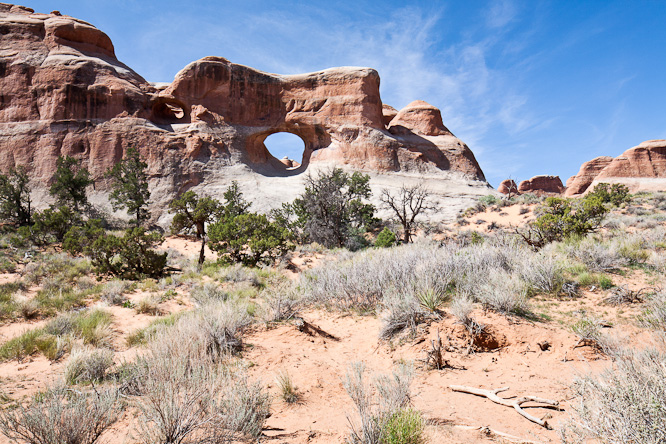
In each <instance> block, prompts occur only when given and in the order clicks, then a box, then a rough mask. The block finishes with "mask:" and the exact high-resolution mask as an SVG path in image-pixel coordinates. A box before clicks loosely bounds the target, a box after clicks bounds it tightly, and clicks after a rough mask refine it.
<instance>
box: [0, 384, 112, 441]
mask: <svg viewBox="0 0 666 444" xmlns="http://www.w3.org/2000/svg"><path fill="white" fill-rule="evenodd" d="M115 403H116V395H115V393H113V392H112V391H106V390H101V391H96V393H94V394H93V393H84V392H79V391H72V390H69V389H67V388H66V387H55V388H52V389H49V390H47V391H46V392H44V393H41V394H39V396H37V397H36V398H35V399H34V402H32V403H31V404H29V405H27V406H26V405H18V406H17V407H16V408H15V409H4V410H0V430H1V431H2V433H3V434H4V435H5V436H7V437H8V438H9V439H11V440H12V441H13V442H16V441H24V442H27V443H30V444H62V443H67V444H93V443H95V442H98V441H99V438H100V436H101V435H102V433H103V432H104V431H105V430H107V429H108V428H109V427H110V426H111V425H112V424H113V423H114V422H115V420H116V413H117V409H116V407H115Z"/></svg>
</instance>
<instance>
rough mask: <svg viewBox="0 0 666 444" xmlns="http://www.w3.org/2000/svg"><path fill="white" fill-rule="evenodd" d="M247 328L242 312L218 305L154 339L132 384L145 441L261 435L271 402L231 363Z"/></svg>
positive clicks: (227, 439) (220, 440)
mask: <svg viewBox="0 0 666 444" xmlns="http://www.w3.org/2000/svg"><path fill="white" fill-rule="evenodd" d="M243 325H246V322H245V319H244V318H243V316H242V315H241V314H240V310H238V309H237V308H234V307H232V306H231V304H229V303H214V304H209V305H207V306H205V307H204V308H202V309H200V310H197V312H195V313H193V314H192V315H189V316H183V317H182V318H181V319H180V321H179V322H177V323H176V324H175V325H174V326H173V327H171V328H167V329H164V330H162V331H159V332H157V333H156V334H155V336H154V337H153V338H152V340H151V341H150V343H149V344H148V353H147V354H146V355H144V356H143V357H142V358H140V360H139V363H138V365H137V367H136V368H137V370H136V371H137V375H136V377H135V378H134V379H133V380H134V384H135V385H136V387H135V390H136V392H137V393H138V394H139V397H138V398H137V399H136V403H137V406H138V409H139V412H140V421H139V424H138V427H137V431H136V434H137V438H138V439H139V440H140V441H141V442H145V443H154V442H163V443H165V442H178V443H199V442H211V443H227V442H232V441H235V440H243V439H248V438H255V439H256V437H257V436H258V435H259V434H260V433H261V430H262V427H263V423H264V421H265V419H266V417H267V414H268V408H269V404H270V400H269V397H268V395H267V394H266V393H265V391H264V390H263V388H262V387H261V385H260V384H259V383H250V382H249V381H248V379H247V377H246V375H245V374H244V372H243V371H242V369H238V368H235V367H233V366H231V365H230V364H229V362H228V360H226V359H225V358H226V357H227V356H228V353H229V352H230V351H231V349H232V348H233V347H234V346H236V345H237V344H238V343H240V338H239V337H238V336H236V335H238V334H239V331H240V330H241V329H242V326H243Z"/></svg>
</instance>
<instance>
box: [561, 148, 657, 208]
mask: <svg viewBox="0 0 666 444" xmlns="http://www.w3.org/2000/svg"><path fill="white" fill-rule="evenodd" d="M575 177H576V178H575V180H574V181H573V185H572V188H571V190H567V195H568V196H576V195H581V194H584V193H585V192H587V191H589V190H592V189H594V187H595V186H596V185H597V184H599V183H603V182H605V183H622V184H624V185H627V186H628V187H629V190H630V191H631V192H632V193H635V192H638V191H663V190H666V140H648V141H645V142H643V143H641V144H640V145H638V146H635V147H633V148H630V149H628V150H627V151H625V152H624V153H622V154H621V155H620V156H618V157H615V158H612V157H598V158H596V159H593V160H591V161H589V162H586V163H584V164H583V166H581V169H580V172H579V173H578V174H577V175H576V176H575Z"/></svg>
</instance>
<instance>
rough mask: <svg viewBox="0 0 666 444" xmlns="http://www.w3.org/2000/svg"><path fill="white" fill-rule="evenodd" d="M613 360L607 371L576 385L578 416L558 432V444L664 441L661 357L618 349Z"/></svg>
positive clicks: (665, 388)
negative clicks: (559, 436)
mask: <svg viewBox="0 0 666 444" xmlns="http://www.w3.org/2000/svg"><path fill="white" fill-rule="evenodd" d="M612 357H613V358H614V365H613V366H612V367H610V368H608V369H607V370H605V371H604V372H602V373H601V374H596V375H594V374H589V375H585V376H581V377H579V378H578V379H577V380H576V381H575V383H574V385H573V390H574V393H575V394H576V397H577V402H576V403H574V404H573V409H574V411H575V413H576V415H577V416H576V417H575V418H572V420H571V422H570V423H569V424H568V425H567V426H566V427H565V428H564V429H563V430H562V437H563V442H564V443H582V442H588V441H589V440H590V439H592V440H595V442H600V443H608V444H624V443H632V442H633V443H641V444H653V443H654V444H657V443H663V442H666V429H665V428H664V427H663V425H664V424H666V385H665V384H664V380H666V354H664V352H663V351H662V350H655V349H647V350H640V351H638V350H633V351H630V350H623V351H620V352H617V353H614V354H613V356H612Z"/></svg>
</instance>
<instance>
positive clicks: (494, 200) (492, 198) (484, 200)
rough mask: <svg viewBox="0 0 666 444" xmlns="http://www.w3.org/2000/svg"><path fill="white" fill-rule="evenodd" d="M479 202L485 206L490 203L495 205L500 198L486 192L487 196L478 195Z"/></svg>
mask: <svg viewBox="0 0 666 444" xmlns="http://www.w3.org/2000/svg"><path fill="white" fill-rule="evenodd" d="M479 202H481V203H482V204H483V205H485V206H486V207H489V206H491V205H497V204H498V203H499V202H500V198H498V197H497V196H493V195H492V194H488V195H487V196H481V197H479Z"/></svg>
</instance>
